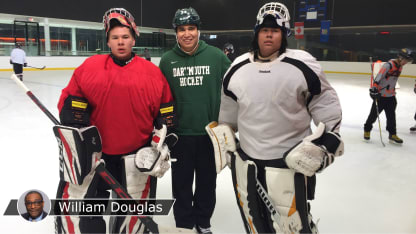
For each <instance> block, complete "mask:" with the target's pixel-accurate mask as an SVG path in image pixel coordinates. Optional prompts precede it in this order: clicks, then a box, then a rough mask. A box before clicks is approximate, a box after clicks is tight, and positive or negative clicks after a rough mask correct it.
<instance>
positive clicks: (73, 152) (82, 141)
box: [53, 125, 102, 185]
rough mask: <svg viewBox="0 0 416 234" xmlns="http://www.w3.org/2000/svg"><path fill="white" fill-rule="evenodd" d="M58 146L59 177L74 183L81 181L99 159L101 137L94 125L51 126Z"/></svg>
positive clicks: (80, 182)
mask: <svg viewBox="0 0 416 234" xmlns="http://www.w3.org/2000/svg"><path fill="white" fill-rule="evenodd" d="M53 131H54V134H55V137H56V140H57V141H58V146H59V176H60V179H61V180H63V181H66V182H69V183H72V184H75V185H80V184H82V183H83V180H84V178H85V177H86V176H87V175H88V174H89V173H91V172H92V171H93V170H94V169H95V167H96V163H98V162H99V160H100V159H101V151H102V146H101V137H100V134H99V132H98V129H97V128H96V127H95V126H90V127H86V128H81V129H78V128H72V127H66V126H61V125H56V126H54V127H53Z"/></svg>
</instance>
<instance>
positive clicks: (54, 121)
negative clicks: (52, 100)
mask: <svg viewBox="0 0 416 234" xmlns="http://www.w3.org/2000/svg"><path fill="white" fill-rule="evenodd" d="M11 79H12V80H14V81H15V82H16V84H17V85H19V87H20V88H22V89H23V90H24V91H25V92H26V94H27V96H29V97H30V99H32V101H33V102H34V103H35V104H36V105H37V106H38V107H39V108H40V110H41V111H42V112H43V113H45V115H46V116H48V118H49V119H50V120H51V121H52V122H53V123H54V124H55V125H60V123H59V121H58V120H57V119H56V118H55V116H53V115H52V113H51V112H49V110H48V109H46V107H45V106H44V105H43V104H42V103H41V102H40V101H39V99H38V98H37V97H36V96H35V95H34V94H33V93H32V91H30V90H29V89H28V88H27V87H26V85H25V84H24V83H23V82H22V81H21V80H20V79H19V78H17V76H16V75H15V74H13V75H12V76H11Z"/></svg>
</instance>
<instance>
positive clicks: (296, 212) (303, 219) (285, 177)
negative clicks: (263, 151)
mask: <svg viewBox="0 0 416 234" xmlns="http://www.w3.org/2000/svg"><path fill="white" fill-rule="evenodd" d="M265 171H266V176H265V178H266V189H267V191H268V195H269V197H270V199H271V200H272V203H273V204H274V207H275V208H276V210H277V211H278V213H279V214H280V220H276V219H274V217H273V216H272V220H273V221H274V222H273V227H274V228H275V229H276V230H281V232H283V233H316V232H317V229H316V226H315V225H314V224H313V222H312V220H311V215H310V214H309V204H308V202H307V197H308V196H307V193H308V191H313V189H308V188H307V185H308V184H310V183H307V182H306V180H307V179H308V178H307V177H305V176H304V175H303V174H300V173H296V172H295V171H294V170H291V169H286V168H273V167H266V168H265ZM311 196H312V197H313V195H311ZM311 196H310V197H311Z"/></svg>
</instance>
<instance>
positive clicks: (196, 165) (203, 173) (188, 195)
mask: <svg viewBox="0 0 416 234" xmlns="http://www.w3.org/2000/svg"><path fill="white" fill-rule="evenodd" d="M171 156H172V158H176V159H177V161H176V162H173V163H172V190H173V191H172V193H173V197H174V198H175V199H176V201H175V204H174V206H173V214H174V216H175V222H176V226H177V227H180V228H188V229H191V228H193V227H194V226H195V225H198V226H200V227H203V228H207V227H210V226H211V224H210V219H211V216H212V213H213V212H214V207H215V202H216V195H215V188H216V180H217V173H216V170H215V159H214V149H213V147H212V143H211V140H210V138H209V136H208V135H203V136H179V141H178V143H176V145H175V147H174V148H173V150H172V154H171ZM194 178H195V191H193V190H192V185H193V182H194Z"/></svg>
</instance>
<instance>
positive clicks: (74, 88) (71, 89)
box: [58, 69, 84, 112]
mask: <svg viewBox="0 0 416 234" xmlns="http://www.w3.org/2000/svg"><path fill="white" fill-rule="evenodd" d="M77 71H78V69H76V70H75V72H74V74H73V75H72V77H71V80H70V81H69V83H68V85H67V86H66V87H65V88H64V89H63V90H62V93H61V97H60V98H59V102H58V110H59V112H61V110H62V107H63V106H64V102H65V99H66V98H67V97H68V96H70V95H71V96H77V97H84V96H83V95H82V92H81V89H80V87H79V85H78V72H77Z"/></svg>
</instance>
